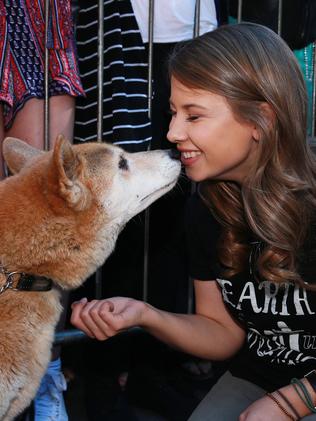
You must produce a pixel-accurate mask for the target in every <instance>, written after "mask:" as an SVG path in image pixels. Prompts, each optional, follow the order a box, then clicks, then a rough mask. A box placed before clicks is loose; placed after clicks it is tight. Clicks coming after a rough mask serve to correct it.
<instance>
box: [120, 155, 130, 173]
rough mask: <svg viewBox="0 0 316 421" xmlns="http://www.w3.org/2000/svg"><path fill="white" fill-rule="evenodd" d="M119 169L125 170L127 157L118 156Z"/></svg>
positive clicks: (126, 168)
mask: <svg viewBox="0 0 316 421" xmlns="http://www.w3.org/2000/svg"><path fill="white" fill-rule="evenodd" d="M119 169H120V170H125V171H127V170H128V162H127V159H126V158H124V156H121V157H120V160H119Z"/></svg>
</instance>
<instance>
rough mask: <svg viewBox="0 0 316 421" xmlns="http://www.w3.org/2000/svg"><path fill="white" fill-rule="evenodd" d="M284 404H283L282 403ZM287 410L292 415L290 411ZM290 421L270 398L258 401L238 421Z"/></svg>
mask: <svg viewBox="0 0 316 421" xmlns="http://www.w3.org/2000/svg"><path fill="white" fill-rule="evenodd" d="M282 404H283V402H282ZM286 410H287V411H288V412H289V413H290V414H291V415H292V412H291V410H290V409H288V408H286ZM272 420H278V421H289V417H288V416H287V415H286V414H285V413H284V412H283V411H282V410H281V409H280V408H279V407H278V405H277V404H276V403H275V402H273V400H272V399H270V398H269V397H268V396H263V397H262V398H261V399H258V400H256V401H255V402H254V403H252V404H251V405H250V406H248V408H247V409H246V410H245V411H244V412H243V413H241V414H240V416H239V419H238V421H272Z"/></svg>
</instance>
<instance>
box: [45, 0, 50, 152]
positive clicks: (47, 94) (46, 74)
mask: <svg viewBox="0 0 316 421" xmlns="http://www.w3.org/2000/svg"><path fill="white" fill-rule="evenodd" d="M49 2H50V0H45V57H44V150H45V151H48V150H49V147H50V140H49V49H48V48H47V47H48V28H49V18H50V17H49Z"/></svg>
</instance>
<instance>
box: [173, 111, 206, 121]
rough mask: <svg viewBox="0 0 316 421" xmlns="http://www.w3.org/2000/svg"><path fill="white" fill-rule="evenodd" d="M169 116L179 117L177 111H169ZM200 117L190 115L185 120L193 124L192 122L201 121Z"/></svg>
mask: <svg viewBox="0 0 316 421" xmlns="http://www.w3.org/2000/svg"><path fill="white" fill-rule="evenodd" d="M169 114H170V115H171V117H176V115H177V112H176V111H175V110H171V109H170V110H169ZM199 117H200V116H199V115H198V114H188V115H187V116H186V118H185V121H189V122H191V121H196V120H198V119H199Z"/></svg>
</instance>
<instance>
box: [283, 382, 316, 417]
mask: <svg viewBox="0 0 316 421" xmlns="http://www.w3.org/2000/svg"><path fill="white" fill-rule="evenodd" d="M300 381H301V382H302V383H303V385H304V387H305V388H306V389H307V391H308V394H309V396H310V397H311V401H312V402H313V404H314V406H315V404H316V393H315V391H314V390H313V388H312V387H311V385H310V384H309V382H308V380H307V379H305V378H303V379H300ZM279 391H280V392H281V394H283V395H284V396H285V398H286V399H288V400H289V401H290V402H291V404H292V405H293V407H294V408H295V410H296V412H297V413H298V414H299V415H300V417H301V418H302V417H305V416H306V415H309V414H311V413H312V411H311V410H310V409H309V408H308V407H307V405H306V404H305V403H304V401H303V400H302V398H301V397H300V396H299V394H298V393H297V391H296V389H295V387H294V386H293V384H290V385H287V386H284V387H282V388H280V389H279ZM292 412H293V411H292Z"/></svg>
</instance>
